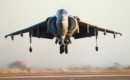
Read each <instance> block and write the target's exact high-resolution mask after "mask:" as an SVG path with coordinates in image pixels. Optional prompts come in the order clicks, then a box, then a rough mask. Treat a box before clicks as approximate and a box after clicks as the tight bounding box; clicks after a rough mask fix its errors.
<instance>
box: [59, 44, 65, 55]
mask: <svg viewBox="0 0 130 80" xmlns="http://www.w3.org/2000/svg"><path fill="white" fill-rule="evenodd" d="M64 47H65V46H64V44H62V45H60V54H62V53H63V52H64V51H65V50H64Z"/></svg>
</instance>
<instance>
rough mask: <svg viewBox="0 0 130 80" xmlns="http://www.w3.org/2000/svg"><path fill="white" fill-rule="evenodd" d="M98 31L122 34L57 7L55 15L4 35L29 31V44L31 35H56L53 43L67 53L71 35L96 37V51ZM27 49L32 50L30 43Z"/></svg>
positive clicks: (41, 36)
mask: <svg viewBox="0 0 130 80" xmlns="http://www.w3.org/2000/svg"><path fill="white" fill-rule="evenodd" d="M98 31H101V32H104V35H106V33H112V34H113V35H114V38H115V37H116V34H119V35H122V34H121V33H119V32H116V31H112V30H108V29H103V28H101V27H98V26H96V25H91V24H89V23H85V22H83V21H81V20H80V19H79V18H78V17H77V16H72V15H69V14H68V12H67V11H66V10H65V9H59V10H58V11H57V12H56V15H55V16H51V17H48V18H47V19H46V20H45V21H43V22H41V23H38V24H36V25H33V26H31V27H28V28H26V29H23V30H19V31H16V32H14V33H11V34H8V35H6V36H5V38H7V37H8V36H11V38H12V40H14V36H15V35H18V34H20V35H21V37H23V33H26V32H29V37H30V44H31V43H32V37H37V38H47V39H53V38H54V37H56V41H55V43H56V44H57V43H58V44H59V45H60V54H62V53H63V52H65V53H66V54H67V53H68V45H69V44H70V43H71V40H70V39H71V37H73V38H74V39H80V38H84V37H92V36H95V37H96V47H95V49H96V51H98V46H97V37H98ZM29 51H30V52H32V47H31V45H30V48H29Z"/></svg>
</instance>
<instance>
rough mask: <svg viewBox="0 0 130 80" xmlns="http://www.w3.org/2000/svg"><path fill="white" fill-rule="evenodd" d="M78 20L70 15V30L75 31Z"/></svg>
mask: <svg viewBox="0 0 130 80" xmlns="http://www.w3.org/2000/svg"><path fill="white" fill-rule="evenodd" d="M76 24H77V22H76V20H75V19H74V18H72V17H69V27H68V32H69V33H71V32H74V31H75V30H76Z"/></svg>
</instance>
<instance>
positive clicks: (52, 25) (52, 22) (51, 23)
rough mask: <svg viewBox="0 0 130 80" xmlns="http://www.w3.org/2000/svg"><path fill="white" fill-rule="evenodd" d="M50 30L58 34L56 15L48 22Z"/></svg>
mask: <svg viewBox="0 0 130 80" xmlns="http://www.w3.org/2000/svg"><path fill="white" fill-rule="evenodd" d="M47 27H48V30H49V31H50V32H51V33H53V34H57V28H56V17H51V18H50V19H49V20H48V22H47Z"/></svg>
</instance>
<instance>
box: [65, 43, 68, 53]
mask: <svg viewBox="0 0 130 80" xmlns="http://www.w3.org/2000/svg"><path fill="white" fill-rule="evenodd" d="M65 53H66V54H68V45H65Z"/></svg>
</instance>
